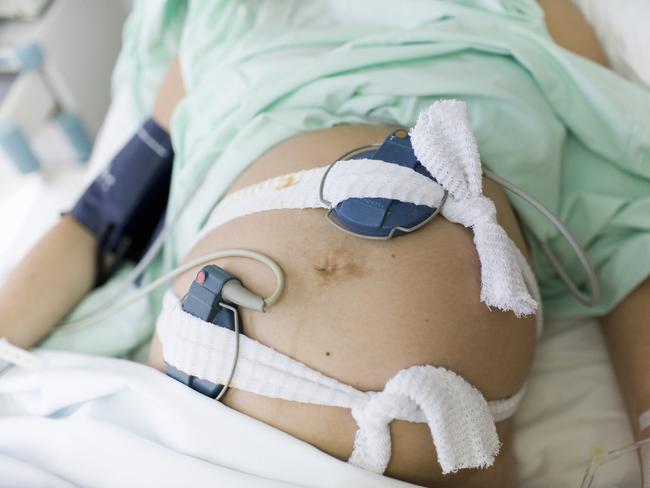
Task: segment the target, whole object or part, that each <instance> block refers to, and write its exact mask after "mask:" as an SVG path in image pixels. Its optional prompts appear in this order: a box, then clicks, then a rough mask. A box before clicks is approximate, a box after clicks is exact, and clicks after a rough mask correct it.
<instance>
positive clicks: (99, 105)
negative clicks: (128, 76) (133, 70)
mask: <svg viewBox="0 0 650 488" xmlns="http://www.w3.org/2000/svg"><path fill="white" fill-rule="evenodd" d="M126 14H127V8H126V6H125V4H124V3H122V2H112V1H109V2H106V1H102V0H2V2H0V177H2V176H3V175H4V174H7V173H11V172H13V173H15V172H16V171H18V172H20V173H29V172H34V171H38V170H45V171H48V170H53V169H55V168H56V167H57V166H61V165H68V166H69V165H71V164H72V165H74V164H75V162H80V161H86V160H87V159H88V157H89V155H90V151H91V149H92V141H93V139H94V137H95V135H96V133H97V130H98V129H99V127H100V125H101V122H102V119H103V117H104V115H105V113H106V110H107V108H108V105H109V103H110V79H111V71H112V68H113V65H114V63H115V59H116V57H117V54H118V52H119V48H120V40H121V31H122V24H123V22H124V19H125V17H126Z"/></svg>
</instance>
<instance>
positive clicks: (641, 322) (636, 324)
mask: <svg viewBox="0 0 650 488" xmlns="http://www.w3.org/2000/svg"><path fill="white" fill-rule="evenodd" d="M603 331H604V333H605V338H606V339H607V345H608V348H609V353H610V356H611V358H612V363H613V364H614V369H615V371H616V375H617V377H618V381H619V385H620V386H621V391H622V393H623V397H624V399H625V403H626V405H627V410H628V413H629V416H630V423H631V424H632V429H633V431H634V436H635V438H636V439H642V438H650V429H646V430H645V431H643V432H640V430H639V423H638V419H639V416H640V415H641V414H642V413H643V412H645V411H646V410H649V409H650V278H649V279H646V281H645V282H644V283H642V284H641V285H640V286H639V287H638V288H637V289H636V290H634V291H633V292H632V293H631V294H630V295H628V297H627V298H626V299H625V300H624V301H623V302H621V304H620V305H618V306H617V307H616V308H615V309H614V310H613V311H612V312H611V313H610V314H609V315H607V316H606V317H605V318H604V319H603Z"/></svg>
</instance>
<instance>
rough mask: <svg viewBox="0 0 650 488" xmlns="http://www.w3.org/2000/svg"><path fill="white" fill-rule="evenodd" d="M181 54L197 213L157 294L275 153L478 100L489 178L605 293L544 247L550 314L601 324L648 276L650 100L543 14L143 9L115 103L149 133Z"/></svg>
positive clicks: (500, 8) (183, 224)
mask: <svg viewBox="0 0 650 488" xmlns="http://www.w3.org/2000/svg"><path fill="white" fill-rule="evenodd" d="M177 53H179V55H180V59H181V68H182V73H183V78H184V82H185V85H186V91H187V97H186V98H185V99H184V100H183V101H182V102H181V104H180V105H179V107H178V109H177V111H176V113H175V115H174V117H173V120H172V138H173V142H174V146H175V149H176V161H175V163H174V164H175V167H174V174H173V181H172V188H171V196H170V204H169V212H170V214H168V215H175V214H176V213H177V212H178V211H179V209H181V207H182V206H183V205H184V204H185V202H186V201H187V202H188V203H187V206H186V208H185V210H184V213H183V215H182V217H181V218H180V220H179V223H178V224H177V225H176V227H175V228H174V230H173V232H172V235H171V236H170V238H169V240H168V241H167V242H166V244H165V247H164V250H163V252H162V253H161V256H159V258H158V260H157V261H156V262H155V263H154V264H153V265H152V266H151V267H150V269H149V270H148V273H147V275H146V280H151V279H153V278H154V277H155V276H158V275H160V274H161V273H162V272H164V271H166V270H169V269H171V268H172V267H173V266H175V265H177V264H178V263H179V261H180V260H181V259H182V257H183V255H184V254H185V253H186V252H187V251H189V248H190V246H191V244H192V240H193V239H194V237H195V235H196V233H197V232H198V230H199V229H200V228H201V226H202V224H203V223H204V222H205V220H206V217H207V216H208V215H209V213H210V211H211V210H212V208H213V207H214V206H215V204H216V203H217V202H218V201H219V199H220V197H221V196H222V195H223V194H224V192H225V191H226V189H227V188H228V186H229V185H230V184H231V183H232V182H233V181H234V180H235V178H236V177H237V176H238V175H239V174H240V173H241V172H242V171H244V169H246V167H247V166H248V165H249V164H250V163H251V162H252V161H253V160H255V158H257V157H258V156H260V155H261V154H262V153H263V152H264V151H266V150H267V149H268V148H269V147H271V146H273V145H274V144H277V143H278V142H280V141H282V140H283V139H286V138H288V137H291V136H294V135H296V134H299V133H301V132H305V131H310V130H315V129H320V128H324V127H331V126H333V125H335V124H359V123H363V124H366V123H370V124H399V125H402V126H405V127H411V126H412V125H413V124H414V122H415V120H416V118H417V115H418V113H419V112H420V111H421V110H422V109H423V108H425V107H426V106H428V105H429V104H431V103H432V102H433V101H434V100H437V99H441V98H455V99H460V100H464V101H465V102H466V103H467V105H468V111H469V117H470V121H471V124H472V127H473V129H474V131H475V133H476V137H477V140H478V145H479V151H480V154H481V158H482V160H483V162H484V164H485V165H486V166H487V167H488V168H490V169H491V170H493V171H495V172H496V173H498V174H499V175H501V176H502V177H504V178H506V179H508V180H510V181H512V182H513V183H515V184H516V185H518V186H520V187H522V188H523V189H525V190H526V191H528V192H529V193H531V194H532V195H534V196H535V197H537V198H538V199H539V200H541V201H542V202H543V203H544V204H545V205H546V206H547V207H548V208H549V209H551V210H552V211H553V212H555V213H556V214H557V215H559V216H560V217H561V219H562V220H563V221H564V222H565V223H566V224H567V225H568V226H569V228H570V229H571V230H572V232H573V233H574V234H575V235H576V237H577V238H578V240H579V241H580V242H581V243H582V245H583V246H584V247H585V248H586V250H587V252H588V255H589V258H590V260H591V262H592V264H593V266H594V267H595V269H596V271H597V274H598V277H599V279H600V283H601V287H602V292H603V299H602V301H601V302H600V304H599V305H598V306H597V307H595V308H587V307H585V306H583V305H581V304H580V303H579V302H578V301H577V300H576V299H575V298H574V297H573V296H572V295H571V294H570V293H569V292H568V291H567V289H566V288H565V287H564V285H563V284H562V283H561V282H560V281H559V279H558V278H557V276H556V274H555V273H554V271H553V270H552V268H551V267H550V266H549V264H548V262H547V261H546V259H545V257H544V256H543V254H542V253H541V252H539V249H538V246H536V245H533V249H532V251H533V266H534V270H535V272H536V275H537V277H538V279H539V282H540V285H541V288H542V292H543V298H544V308H545V313H546V314H547V316H555V317H577V316H585V315H602V314H603V313H606V312H607V311H609V310H611V309H612V307H614V306H615V305H616V304H617V303H618V302H620V301H621V300H622V299H623V298H624V297H625V295H626V294H628V293H629V292H630V291H631V290H632V289H633V288H634V287H635V286H637V285H638V284H639V283H640V282H641V281H643V280H644V279H645V278H646V277H647V276H648V275H649V274H650V92H649V91H648V90H647V89H644V88H643V87H640V86H638V85H635V84H633V83H631V82H628V81H626V80H624V79H623V78H621V77H620V76H618V75H617V74H615V73H613V72H611V71H610V70H608V69H606V68H604V67H601V66H599V65H596V64H594V63H592V62H590V61H588V60H586V59H584V58H581V57H579V56H577V55H574V54H572V53H570V52H568V51H566V50H564V49H562V48H560V47H559V46H557V45H556V44H555V43H554V42H553V41H552V40H551V39H550V37H549V35H548V32H547V31H546V27H545V24H544V18H543V12H542V10H541V9H540V8H539V6H538V5H537V4H536V3H535V2H534V1H532V0H458V1H436V0H400V1H395V0H311V1H305V0H210V1H205V0H196V1H192V0H190V1H181V0H167V1H163V0H147V1H140V2H138V3H137V4H136V6H135V9H134V11H133V13H132V14H131V17H130V19H129V20H128V23H127V25H126V27H125V31H124V45H123V49H122V53H121V55H120V58H119V62H118V64H117V67H116V69H115V74H114V88H115V89H116V90H119V91H123V92H126V93H128V96H129V99H130V103H131V104H132V106H133V108H134V112H135V113H136V114H138V116H139V117H140V118H141V119H142V120H143V119H144V118H146V117H147V115H148V114H150V113H151V106H152V101H153V96H154V94H155V92H156V87H157V84H158V83H159V81H160V78H161V77H162V75H163V74H164V72H165V70H166V67H167V64H168V63H169V62H170V60H171V59H172V58H173V57H174V56H175V55H176V54H177ZM197 185H198V190H197ZM511 202H512V204H513V205H514V207H515V209H516V211H517V213H518V215H519V216H520V218H521V221H522V223H523V226H524V229H525V232H526V233H527V234H528V236H530V235H534V236H536V237H537V238H538V239H542V240H544V241H546V242H547V243H548V244H549V245H550V246H551V248H552V249H553V250H554V251H555V253H556V254H557V255H558V257H559V258H560V260H561V262H562V263H564V265H565V267H566V269H567V270H568V272H569V274H570V276H572V277H573V279H574V280H575V281H576V282H577V283H578V284H579V285H581V286H582V288H583V289H585V288H584V287H585V280H584V275H583V273H582V269H581V267H580V266H579V264H578V261H577V259H576V257H575V255H574V254H573V253H572V251H571V250H570V248H569V247H568V246H567V245H566V243H565V242H564V241H563V239H562V237H561V236H559V235H558V232H557V231H556V230H555V229H554V228H553V227H552V226H550V225H549V224H548V223H547V222H546V221H545V220H544V218H543V217H541V216H540V215H539V214H537V212H536V211H535V210H533V209H532V208H530V207H529V206H528V204H526V203H525V202H522V201H521V200H519V199H518V198H517V197H512V199H511ZM531 242H532V241H531ZM109 286H111V285H110V284H109ZM159 296H160V294H158V295H157V296H155V297H153V298H152V299H151V301H150V302H149V307H150V308H149V310H148V311H146V312H143V317H144V316H146V315H147V314H149V321H150V323H149V324H148V325H147V326H146V327H142V330H141V331H140V332H139V333H138V334H134V335H140V336H142V337H139V339H140V340H144V338H145V337H146V335H147V334H148V333H150V331H151V326H152V323H153V319H154V317H155V315H156V307H157V303H158V301H157V300H158V299H159ZM90 301H92V297H91V300H90ZM128 313H129V312H125V314H127V315H125V317H126V316H128ZM112 327H114V331H115V330H117V328H115V325H112ZM114 333H115V334H119V333H118V332H114ZM136 339H138V338H135V337H134V338H133V339H132V341H133V342H136ZM123 342H124V343H126V342H128V341H127V340H124V341H123ZM108 352H109V353H116V352H118V351H116V350H115V349H112V350H110V351H108Z"/></svg>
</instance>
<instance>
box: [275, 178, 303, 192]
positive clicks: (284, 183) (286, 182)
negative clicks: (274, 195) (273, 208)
mask: <svg viewBox="0 0 650 488" xmlns="http://www.w3.org/2000/svg"><path fill="white" fill-rule="evenodd" d="M298 181H300V180H298V179H297V178H296V177H295V176H294V175H287V176H285V177H283V178H282V179H281V180H280V181H279V182H278V184H277V185H275V189H276V190H282V189H283V188H289V187H290V186H293V185H295V184H296V183H298Z"/></svg>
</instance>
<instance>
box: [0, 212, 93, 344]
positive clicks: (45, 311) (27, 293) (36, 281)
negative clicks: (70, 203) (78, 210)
mask: <svg viewBox="0 0 650 488" xmlns="http://www.w3.org/2000/svg"><path fill="white" fill-rule="evenodd" d="M95 246H96V239H95V236H94V235H92V234H91V233H90V232H89V231H88V230H87V229H86V228H85V227H83V226H82V225H81V224H79V223H78V222H77V221H76V220H75V219H74V218H72V217H71V216H70V215H65V216H64V217H62V218H61V220H60V221H59V222H58V223H57V224H56V225H55V226H54V227H52V228H51V229H50V230H49V231H48V232H47V233H46V234H45V236H44V237H43V238H42V239H41V240H40V241H39V242H38V243H37V244H36V245H35V246H34V247H33V248H32V250H31V251H30V252H29V253H28V254H27V256H26V257H25V258H24V259H23V260H22V261H21V262H20V263H19V264H18V266H16V268H15V269H14V270H13V271H12V273H11V274H10V275H9V277H8V279H7V281H6V282H5V284H4V285H3V286H2V287H1V288H0V337H6V338H7V339H9V341H10V342H11V343H13V344H15V345H17V346H20V347H30V346H32V345H34V344H35V343H37V342H38V341H39V340H41V339H42V338H43V337H45V335H47V333H48V332H49V331H50V329H51V328H52V327H53V326H54V325H55V324H56V323H58V322H59V321H60V320H61V319H62V318H63V317H65V316H66V315H67V313H68V312H69V311H70V310H71V309H72V307H74V306H75V305H76V304H77V303H79V301H81V299H82V298H83V297H84V296H85V295H86V293H88V291H89V290H90V289H91V287H92V285H93V282H94V278H95V267H94V259H95Z"/></svg>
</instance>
